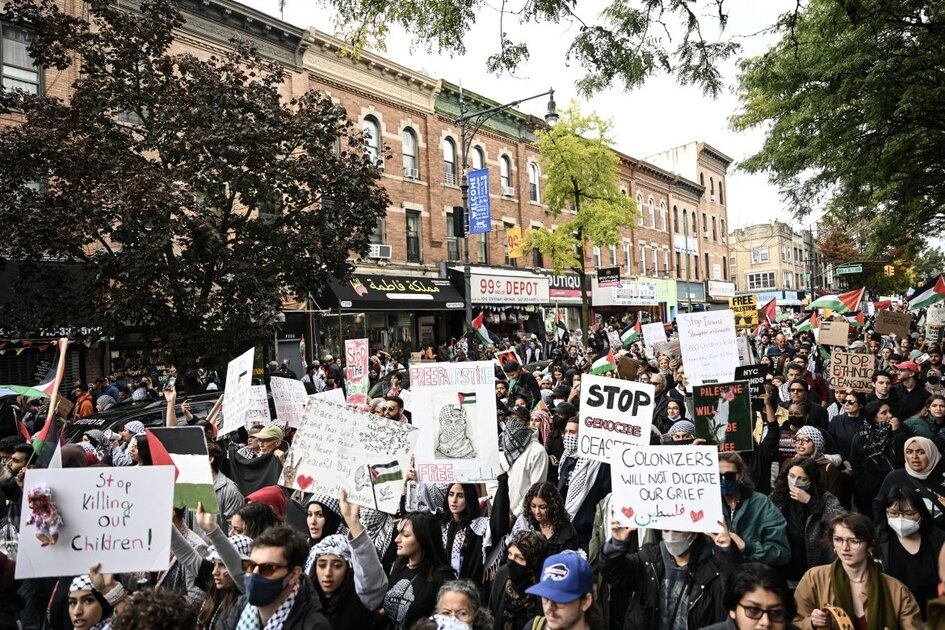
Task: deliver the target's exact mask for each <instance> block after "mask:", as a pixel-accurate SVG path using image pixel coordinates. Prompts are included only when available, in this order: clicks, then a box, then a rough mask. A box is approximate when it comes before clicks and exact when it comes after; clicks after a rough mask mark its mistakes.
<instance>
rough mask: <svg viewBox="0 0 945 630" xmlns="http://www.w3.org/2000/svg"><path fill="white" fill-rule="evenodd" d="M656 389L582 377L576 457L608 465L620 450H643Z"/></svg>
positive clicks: (608, 379)
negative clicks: (627, 447)
mask: <svg viewBox="0 0 945 630" xmlns="http://www.w3.org/2000/svg"><path fill="white" fill-rule="evenodd" d="M655 397H656V388H655V387H653V386H652V385H648V384H646V383H637V382H635V381H624V380H621V379H616V378H607V377H605V376H594V375H592V374H585V375H584V377H583V378H582V379H581V411H580V423H581V424H580V427H579V428H578V455H579V456H580V457H587V458H589V459H596V460H597V461H601V462H604V463H607V464H609V463H610V462H611V458H612V457H613V455H614V453H615V452H619V451H620V449H621V447H622V446H625V445H632V446H646V445H647V444H649V443H650V431H651V427H652V426H653V409H654V402H653V400H654V398H655Z"/></svg>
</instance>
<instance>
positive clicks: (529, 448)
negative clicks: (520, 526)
mask: <svg viewBox="0 0 945 630" xmlns="http://www.w3.org/2000/svg"><path fill="white" fill-rule="evenodd" d="M530 419H531V416H530V414H529V412H528V410H527V409H525V408H523V407H513V408H512V409H510V410H509V417H508V419H507V421H506V423H505V430H504V431H502V434H501V435H500V436H499V450H500V453H499V461H500V463H501V465H502V467H503V468H504V469H505V470H507V471H508V476H509V478H508V480H509V503H510V505H511V506H512V509H513V510H514V514H515V515H516V516H517V515H519V514H520V513H521V511H522V510H521V506H522V499H524V498H525V493H526V492H528V489H529V488H530V487H531V486H532V485H533V484H536V483H539V482H541V481H545V480H546V479H547V478H548V454H547V453H546V452H545V449H544V447H543V446H542V445H541V443H540V442H539V441H538V432H537V431H536V430H535V429H532V428H531V427H529V426H528V422H529V420H530ZM490 492H491V493H493V494H494V488H490Z"/></svg>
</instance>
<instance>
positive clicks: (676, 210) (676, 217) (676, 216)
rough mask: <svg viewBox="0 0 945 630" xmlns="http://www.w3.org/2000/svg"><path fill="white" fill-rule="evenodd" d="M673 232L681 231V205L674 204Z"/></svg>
mask: <svg viewBox="0 0 945 630" xmlns="http://www.w3.org/2000/svg"><path fill="white" fill-rule="evenodd" d="M673 232H679V207H678V206H673Z"/></svg>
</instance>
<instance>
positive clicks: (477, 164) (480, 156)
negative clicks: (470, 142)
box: [471, 147, 486, 170]
mask: <svg viewBox="0 0 945 630" xmlns="http://www.w3.org/2000/svg"><path fill="white" fill-rule="evenodd" d="M471 160H472V167H473V170H479V169H481V168H484V166H485V164H486V154H485V153H484V152H483V150H482V147H473V150H472V156H471Z"/></svg>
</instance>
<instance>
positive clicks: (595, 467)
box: [558, 419, 610, 551]
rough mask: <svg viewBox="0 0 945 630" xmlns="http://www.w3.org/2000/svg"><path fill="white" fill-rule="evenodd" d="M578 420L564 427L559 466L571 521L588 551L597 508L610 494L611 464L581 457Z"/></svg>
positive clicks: (559, 484)
mask: <svg viewBox="0 0 945 630" xmlns="http://www.w3.org/2000/svg"><path fill="white" fill-rule="evenodd" d="M577 440H578V422H577V420H576V419H572V420H570V421H569V422H568V424H567V425H565V428H564V454H563V455H562V456H561V463H560V464H559V465H558V492H560V493H561V496H562V497H563V498H564V507H565V509H566V510H567V512H568V515H569V516H570V517H571V524H572V525H574V529H575V530H577V533H578V543H579V545H580V547H581V549H584V550H585V551H587V546H588V543H590V541H591V534H592V533H593V529H594V511H595V509H596V507H597V503H598V501H600V500H601V499H603V498H604V497H605V496H607V495H608V494H610V464H605V463H603V462H600V461H598V460H596V459H590V458H587V457H580V456H579V455H578V452H577Z"/></svg>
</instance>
